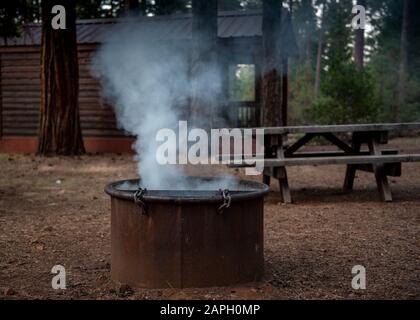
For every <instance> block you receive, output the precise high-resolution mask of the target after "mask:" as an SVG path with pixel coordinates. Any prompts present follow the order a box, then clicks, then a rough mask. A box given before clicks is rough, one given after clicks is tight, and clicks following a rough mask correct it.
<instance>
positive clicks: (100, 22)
mask: <svg viewBox="0 0 420 320" xmlns="http://www.w3.org/2000/svg"><path fill="white" fill-rule="evenodd" d="M282 20H283V24H284V28H283V32H282V34H281V35H280V36H281V37H282V38H283V39H285V40H286V41H285V42H286V43H289V44H291V45H292V46H295V45H296V42H295V37H294V34H293V28H292V26H291V20H290V14H289V12H288V10H287V9H284V10H283V16H282ZM116 23H120V24H124V23H125V24H127V26H130V25H131V24H135V25H136V30H140V31H143V32H144V33H146V34H147V35H148V36H149V37H150V38H152V39H156V40H181V39H189V38H191V29H192V18H191V14H174V15H167V16H155V17H140V18H122V19H121V18H120V19H92V20H78V21H77V39H78V43H79V44H96V43H102V42H105V41H106V39H107V37H108V35H109V33H110V32H112V31H113V30H115V29H113V27H114V26H115V24H116ZM137 26H138V29H137ZM261 35H262V14H261V11H260V10H247V11H224V12H219V17H218V36H219V37H220V38H238V37H260V36H261ZM290 41H292V42H290ZM40 43H41V25H40V24H28V25H26V26H25V27H24V30H23V32H22V34H21V35H20V36H19V37H12V38H8V39H7V46H9V47H10V46H38V45H40ZM0 46H5V41H4V39H0ZM293 51H294V50H293Z"/></svg>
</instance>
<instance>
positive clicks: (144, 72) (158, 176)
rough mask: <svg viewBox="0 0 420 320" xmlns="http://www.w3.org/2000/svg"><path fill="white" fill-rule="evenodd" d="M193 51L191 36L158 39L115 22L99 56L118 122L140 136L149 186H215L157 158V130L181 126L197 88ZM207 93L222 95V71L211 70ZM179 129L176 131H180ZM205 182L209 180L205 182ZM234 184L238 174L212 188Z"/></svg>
mask: <svg viewBox="0 0 420 320" xmlns="http://www.w3.org/2000/svg"><path fill="white" fill-rule="evenodd" d="M189 71H190V52H189V46H186V42H185V41H177V42H175V41H170V40H160V41H158V40H156V34H155V35H154V36H152V35H150V34H148V32H147V31H143V30H141V29H139V24H138V23H135V22H124V23H120V24H119V25H116V26H115V27H113V29H112V30H111V32H110V33H109V35H108V36H107V37H106V41H105V42H104V43H103V45H101V47H100V48H99V50H98V51H97V53H96V54H95V56H94V59H93V73H94V75H95V76H96V77H97V78H99V79H100V81H101V84H102V93H103V96H104V98H105V99H106V101H107V102H109V103H110V105H111V106H112V107H113V109H114V111H115V114H116V118H117V122H118V126H119V127H120V128H122V129H124V130H125V131H127V132H128V133H129V134H131V135H133V136H135V137H136V142H135V144H134V146H133V147H134V149H135V151H136V154H137V159H138V173H139V176H140V177H141V179H142V185H143V186H145V187H147V188H148V189H174V188H176V189H191V188H202V189H209V185H207V186H206V185H201V186H197V185H191V182H190V180H189V179H186V177H185V175H184V173H183V171H182V170H181V168H180V167H178V166H174V165H166V166H162V165H159V164H158V163H157V161H156V158H155V157H156V149H157V147H158V143H157V142H156V133H157V131H158V130H160V129H162V128H171V129H174V130H175V129H176V127H177V125H178V121H179V120H186V119H181V118H182V117H183V115H182V113H181V110H182V108H181V107H185V106H187V105H188V99H189V97H190V92H191V79H190V77H189V74H190V72H189ZM197 77H199V78H198V79H194V80H196V81H197V82H199V83H203V82H204V83H206V84H207V85H206V90H205V91H204V92H203V98H204V99H206V98H207V97H209V96H216V95H219V93H220V92H219V91H220V83H221V79H220V75H219V74H218V73H216V72H214V71H213V70H205V71H203V72H202V73H201V74H200V75H198V76H197ZM175 131H176V130H175ZM203 184H205V183H204V182H203ZM216 185H218V187H217V189H218V188H232V187H234V185H235V183H234V179H231V178H227V179H220V180H219V181H217V182H216V183H214V182H213V183H212V184H211V188H213V187H214V188H216V187H215V186H216Z"/></svg>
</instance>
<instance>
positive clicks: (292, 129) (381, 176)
mask: <svg viewBox="0 0 420 320" xmlns="http://www.w3.org/2000/svg"><path fill="white" fill-rule="evenodd" d="M258 129H261V128H258ZM263 129H264V135H265V138H264V141H265V155H264V159H261V160H257V161H264V172H263V177H264V178H263V180H264V182H265V183H266V184H268V185H270V179H271V177H274V178H276V179H277V180H278V181H279V186H280V191H281V195H282V201H283V202H285V203H290V202H292V198H291V194H290V188H289V183H288V179H287V170H286V168H287V167H288V166H300V165H333V164H345V165H346V166H347V170H346V174H345V178H344V186H343V188H344V190H345V191H350V190H352V189H353V184H354V179H355V174H356V171H357V170H362V171H367V172H372V173H373V174H374V176H375V179H376V185H377V188H378V192H379V195H380V197H381V199H382V200H383V201H392V194H391V190H390V187H389V183H388V178H387V177H388V176H400V175H401V163H402V162H414V161H420V154H399V150H395V149H389V148H387V143H388V136H389V132H391V131H396V132H398V131H403V130H418V129H420V122H418V123H417V122H416V123H389V124H388V123H386V124H383V123H382V124H350V125H316V126H289V127H267V128H263ZM288 134H297V135H298V136H301V137H300V138H299V139H297V141H295V142H294V143H291V144H289V143H288V141H287V137H288ZM346 136H347V138H345V137H346ZM315 137H323V138H325V139H326V140H328V141H329V142H330V143H331V144H332V145H334V146H336V147H337V148H338V151H316V152H305V151H300V150H301V149H302V148H303V147H304V146H305V145H307V144H308V143H309V142H310V141H311V140H312V139H313V138H315ZM348 137H350V139H348ZM363 145H367V149H362V146H363Z"/></svg>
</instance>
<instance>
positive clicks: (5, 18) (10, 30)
mask: <svg viewBox="0 0 420 320" xmlns="http://www.w3.org/2000/svg"><path fill="white" fill-rule="evenodd" d="M39 20H40V2H39V0H13V1H2V2H1V3H0V37H2V38H3V39H5V40H6V42H7V37H14V36H18V35H19V34H20V31H21V28H22V26H23V24H24V23H28V22H37V21H39Z"/></svg>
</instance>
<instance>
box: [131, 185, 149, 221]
mask: <svg viewBox="0 0 420 320" xmlns="http://www.w3.org/2000/svg"><path fill="white" fill-rule="evenodd" d="M146 191H147V189H146V188H145V189H143V188H138V190H137V191H136V192H135V193H134V203H135V204H137V205H138V206H139V207H140V208H141V211H142V214H144V215H147V206H146V203H145V202H144V199H143V196H144V194H145V193H146Z"/></svg>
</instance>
